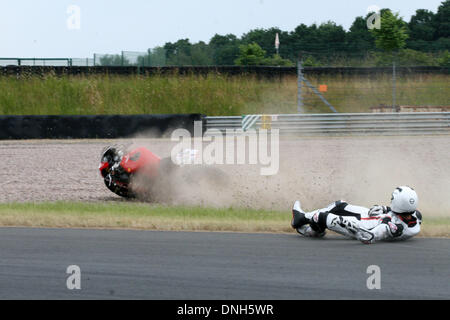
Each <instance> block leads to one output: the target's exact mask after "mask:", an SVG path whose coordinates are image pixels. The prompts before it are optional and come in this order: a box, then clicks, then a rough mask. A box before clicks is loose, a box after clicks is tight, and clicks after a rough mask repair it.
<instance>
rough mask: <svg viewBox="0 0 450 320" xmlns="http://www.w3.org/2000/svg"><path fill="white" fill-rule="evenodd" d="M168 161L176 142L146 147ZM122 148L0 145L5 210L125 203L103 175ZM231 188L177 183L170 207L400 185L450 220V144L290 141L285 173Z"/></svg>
mask: <svg viewBox="0 0 450 320" xmlns="http://www.w3.org/2000/svg"><path fill="white" fill-rule="evenodd" d="M133 141H134V142H135V143H137V144H140V145H145V146H147V147H149V148H150V149H151V150H152V151H153V152H155V153H156V154H158V155H160V156H162V157H166V156H170V151H171V149H172V147H173V146H174V145H175V143H174V142H170V141H169V140H156V139H138V140H133ZM117 142H118V141H107V140H89V141H87V140H83V141H81V140H79V141H76V140H69V141H67V140H64V141H63V140H57V141H54V140H52V141H2V142H0V180H1V181H2V186H3V187H2V192H1V193H0V202H2V203H5V202H32V201H58V200H63V201H66V200H69V201H117V200H120V198H119V197H117V196H115V195H114V194H112V193H111V192H110V191H109V190H107V189H106V187H105V186H104V184H103V181H102V179H101V177H100V175H99V173H98V169H97V168H98V164H99V157H100V152H101V150H102V148H103V147H104V146H106V145H108V144H111V143H117ZM219 168H220V169H221V170H223V171H224V172H225V173H226V174H227V176H228V178H229V181H228V183H227V184H223V183H222V182H221V183H220V184H218V183H214V182H211V181H206V182H205V181H200V182H198V183H196V182H194V183H186V182H182V183H181V182H179V181H176V183H175V184H174V187H173V188H174V190H173V194H174V196H173V198H172V199H171V200H170V204H182V205H210V206H218V207H230V206H234V207H252V208H264V209H281V210H289V208H290V206H291V203H292V202H293V200H295V199H300V200H302V202H303V204H304V207H305V208H306V209H313V208H316V207H323V206H326V205H328V203H330V202H332V201H334V200H338V199H345V200H347V201H349V202H352V203H354V204H359V205H364V206H371V205H373V204H376V203H378V204H388V203H389V200H390V193H391V192H392V190H393V189H394V188H395V187H396V186H399V185H410V186H412V187H414V188H415V189H416V190H417V192H418V194H419V198H420V208H421V210H422V211H423V212H424V214H430V215H433V216H449V215H450V196H449V195H450V137H449V136H436V137H411V138H409V137H334V138H326V137H323V138H295V139H294V138H282V139H281V141H280V170H279V173H278V174H277V175H274V176H268V177H265V176H261V175H260V174H259V172H260V166H258V165H222V166H219Z"/></svg>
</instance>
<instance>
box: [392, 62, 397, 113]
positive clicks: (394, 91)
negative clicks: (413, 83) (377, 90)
mask: <svg viewBox="0 0 450 320" xmlns="http://www.w3.org/2000/svg"><path fill="white" fill-rule="evenodd" d="M396 105H397V74H396V66H395V56H394V62H393V64H392V109H393V110H395V108H396Z"/></svg>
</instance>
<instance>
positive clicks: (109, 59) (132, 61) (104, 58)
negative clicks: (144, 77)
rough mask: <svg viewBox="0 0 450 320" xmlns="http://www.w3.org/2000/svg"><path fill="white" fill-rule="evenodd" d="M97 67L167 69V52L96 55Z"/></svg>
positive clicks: (162, 50)
mask: <svg viewBox="0 0 450 320" xmlns="http://www.w3.org/2000/svg"><path fill="white" fill-rule="evenodd" d="M94 65H95V66H122V67H128V66H136V67H165V66H166V50H164V49H163V48H156V49H149V50H148V51H147V52H137V51H122V52H121V53H120V54H99V53H96V54H94Z"/></svg>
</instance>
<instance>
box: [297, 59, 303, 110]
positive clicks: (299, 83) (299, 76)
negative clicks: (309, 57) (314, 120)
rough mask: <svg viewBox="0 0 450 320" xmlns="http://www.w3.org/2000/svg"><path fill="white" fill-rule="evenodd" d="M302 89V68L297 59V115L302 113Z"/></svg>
mask: <svg viewBox="0 0 450 320" xmlns="http://www.w3.org/2000/svg"><path fill="white" fill-rule="evenodd" d="M302 87H303V66H302V62H301V60H300V59H299V60H298V64H297V111H298V113H303V97H302Z"/></svg>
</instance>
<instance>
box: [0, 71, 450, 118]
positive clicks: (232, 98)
mask: <svg viewBox="0 0 450 320" xmlns="http://www.w3.org/2000/svg"><path fill="white" fill-rule="evenodd" d="M309 80H310V81H311V83H313V84H314V85H320V84H326V85H328V92H326V93H324V96H325V97H326V99H327V100H328V101H330V103H331V104H332V105H333V106H334V107H335V108H336V109H337V110H338V111H339V112H370V107H372V106H377V105H380V104H387V105H390V104H391V103H392V78H391V76H390V75H379V76H370V77H369V76H367V77H362V76H321V77H320V78H315V77H309ZM448 83H449V76H447V75H431V74H430V75H415V76H410V77H399V78H398V79H397V103H398V104H402V105H405V104H407V105H447V104H448V101H450V90H448V89H449V85H448ZM0 88H1V90H0V115H95V114H168V113H169V114H170V113H203V114H207V115H211V116H214V115H242V114H260V113H296V112H297V79H296V77H285V78H284V79H283V80H281V81H280V79H278V78H277V79H275V80H267V79H262V80H258V79H257V78H255V77H252V76H244V75H243V76H233V77H227V76H222V75H218V74H210V75H208V76H207V77H202V76H195V75H190V76H151V77H140V76H112V75H110V76H108V75H92V76H63V77H56V76H52V75H47V76H44V77H38V76H22V77H21V78H16V77H12V76H2V77H0ZM304 99H305V105H306V111H307V112H309V113H320V112H329V109H328V108H327V107H326V106H325V105H324V104H323V102H321V101H320V99H319V98H318V97H317V96H316V95H314V94H312V91H311V90H310V89H309V88H306V87H305V88H304Z"/></svg>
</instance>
